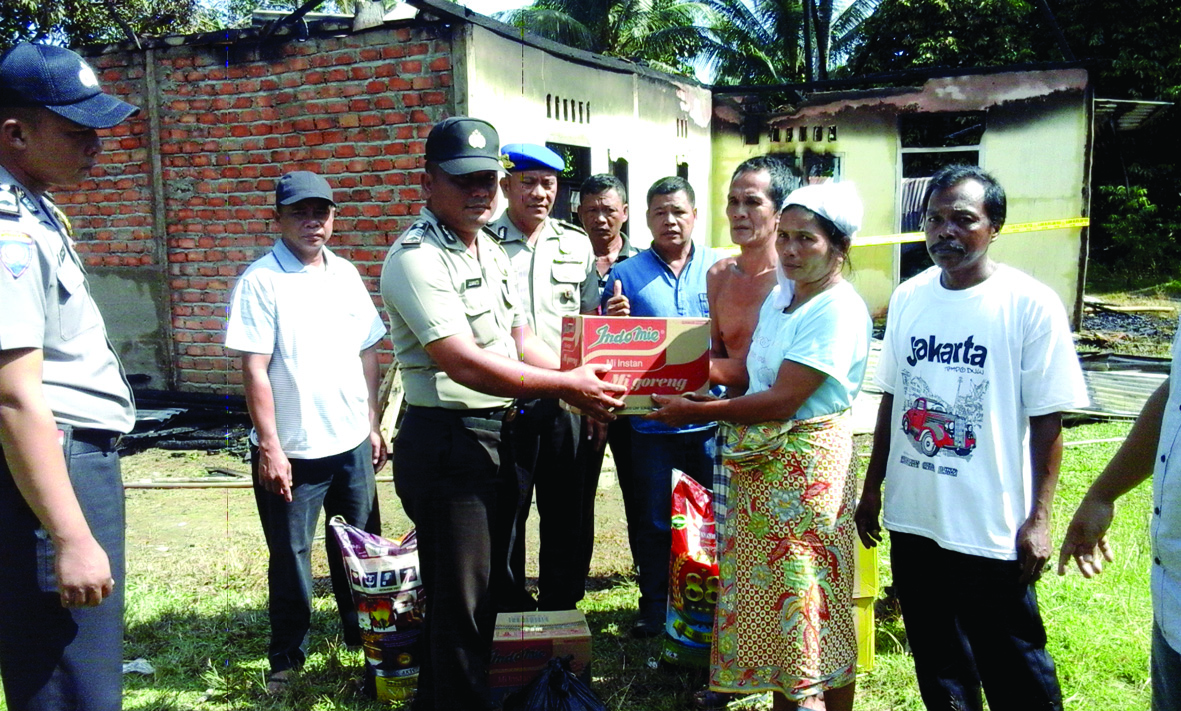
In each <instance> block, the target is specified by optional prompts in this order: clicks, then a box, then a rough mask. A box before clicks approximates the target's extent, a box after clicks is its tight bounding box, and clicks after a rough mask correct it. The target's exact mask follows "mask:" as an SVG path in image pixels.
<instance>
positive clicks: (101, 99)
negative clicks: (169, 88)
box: [0, 42, 139, 128]
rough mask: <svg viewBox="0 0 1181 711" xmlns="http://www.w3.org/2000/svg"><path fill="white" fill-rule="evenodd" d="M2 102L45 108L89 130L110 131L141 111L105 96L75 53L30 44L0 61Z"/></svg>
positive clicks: (21, 44)
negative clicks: (100, 129) (106, 129)
mask: <svg viewBox="0 0 1181 711" xmlns="http://www.w3.org/2000/svg"><path fill="white" fill-rule="evenodd" d="M0 104H3V105H5V106H43V107H45V108H46V109H49V110H50V111H52V112H54V113H55V114H57V115H59V116H62V117H64V118H67V119H69V120H70V121H73V122H74V123H76V124H78V125H80V126H86V127H88V128H110V127H111V126H114V125H115V124H117V123H121V122H122V121H123V120H124V119H126V118H127V117H128V116H131V115H132V114H134V113H136V112H137V111H139V109H138V108H136V107H135V106H132V105H131V104H129V103H127V102H126V101H122V100H120V99H116V98H115V97H113V96H111V95H110V94H104V93H103V90H102V87H100V86H99V85H98V77H97V76H95V74H94V70H93V69H91V68H90V65H89V64H87V63H86V62H85V61H84V60H83V59H82V57H79V56H78V55H77V54H75V53H74V52H71V51H70V50H68V49H66V48H65V47H54V46H52V45H47V44H29V43H28V42H21V43H20V44H18V45H16V46H15V47H13V48H12V49H10V50H8V51H7V52H5V53H4V56H2V57H0Z"/></svg>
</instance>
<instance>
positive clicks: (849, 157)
mask: <svg viewBox="0 0 1181 711" xmlns="http://www.w3.org/2000/svg"><path fill="white" fill-rule="evenodd" d="M816 125H821V126H824V127H826V131H825V139H824V140H822V141H821V142H819V143H817V142H814V141H812V140H810V139H811V137H812V132H811V130H809V132H808V135H809V140H808V141H805V142H803V143H801V142H799V141H798V140H793V141H791V142H786V141H779V142H772V141H771V140H770V138H769V132H768V131H763V133H762V135H761V136H760V139H759V144H758V145H746V144H745V142H744V140H743V138H742V136H741V135H740V133H739V132H738V127H737V126H733V125H731V124H723V123H720V122H718V123H717V124H716V132H715V134H714V143H713V150H714V161H713V163H714V171H713V184H714V188H713V193H712V200H713V210H712V212H711V214H712V215H713V221H712V223H711V225H710V235H711V239H712V240H713V242H712V243H713V244H714V245H716V246H728V245H729V244H730V238H729V227H728V225H727V222H726V212H725V208H726V192H727V190H728V189H729V185H730V175H731V174H732V173H733V171H734V169H735V168H736V167H737V166H738V164H739V163H741V162H742V161H744V160H746V159H747V158H750V157H753V156H756V155H761V154H764V153H794V154H796V156H797V165H803V158H804V152H805V151H807V150H811V151H814V152H817V153H835V154H837V155H839V156H840V157H841V180H843V181H852V182H854V183H855V184H856V185H857V190H858V192H859V193H860V195H861V199H862V202H863V203H864V204H865V219H864V221H863V224H862V227H861V231H860V232H859V234H862V235H875V234H889V233H892V232H894V231H895V227H896V222H897V220H896V218H895V216H894V210H895V204H896V202H897V197H896V191H897V185H896V183H897V180H896V174H897V161H898V150H897V140H898V139H897V129H896V121H895V119H894V117H893V115H892V114H890V113H887V112H882V111H871V110H865V109H859V110H847V111H841V112H839V113H837V114H835V115H833V116H829V117H825V118H823V119H806V120H800V121H798V122H795V123H792V122H787V123H784V124H783V126H784V128H783V129H782V130H781V131H780V137H781V138H782V137H784V136H785V135H786V127H791V128H792V129H796V130H795V131H794V132H793V137H795V138H797V139H798V135H799V131H798V128H799V126H808V127H811V126H816ZM831 125H835V126H836V127H837V140H836V141H829V140H827V126H831ZM893 260H894V248H893V247H865V248H860V249H856V250H854V251H853V254H852V262H853V271H852V273H851V274H850V276H849V279H850V281H851V282H852V283H853V285H854V286H855V287H856V288H857V291H858V292H859V293H860V294H861V296H862V298H864V299H865V301H866V303H867V304H868V305H869V308H870V311H872V312H874V313H875V314H876V313H884V310H885V308H886V306H887V304H888V303H889V301H890V293H891V292H892V291H893V288H894V261H893Z"/></svg>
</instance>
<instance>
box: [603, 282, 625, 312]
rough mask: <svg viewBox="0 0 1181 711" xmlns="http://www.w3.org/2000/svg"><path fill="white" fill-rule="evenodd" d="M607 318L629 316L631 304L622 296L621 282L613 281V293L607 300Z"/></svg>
mask: <svg viewBox="0 0 1181 711" xmlns="http://www.w3.org/2000/svg"><path fill="white" fill-rule="evenodd" d="M607 315H608V316H631V302H630V301H628V300H627V297H626V296H624V295H623V282H621V281H619V280H616V281H615V291H614V292H612V295H611V298H609V299H607Z"/></svg>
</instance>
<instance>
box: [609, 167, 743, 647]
mask: <svg viewBox="0 0 1181 711" xmlns="http://www.w3.org/2000/svg"><path fill="white" fill-rule="evenodd" d="M645 217H646V218H647V221H648V229H649V230H650V231H651V232H652V248H651V249H649V250H647V251H646V252H641V253H640V254H638V255H636V256H634V257H632V258H631V259H628V260H627V261H625V262H621V263H619V264H617V265H616V266H615V268H614V269H612V270H611V273H610V274H609V275H608V276H607V284H606V285H605V287H604V289H603V312H604V313H606V314H607V315H608V316H657V317H675V316H684V317H701V318H709V301H708V300H707V299H706V293H705V275H706V273H707V272H708V271H709V268H710V267H711V266H713V264H714V262H716V261H717V260H718V258H719V257H720V255H719V254H718V253H717V252H715V251H713V250H711V249H708V248H700V247H697V246H695V245H694V244H693V225H694V222H695V221H696V219H697V208H696V206H695V204H694V195H693V187H692V186H691V185H689V182H688V181H687V180H685V179H684V178H678V177H668V178H661V179H660V180H657V181H656V182H655V183H654V184H653V185H652V187H651V188H649V189H648V209H647V212H646V213H645ZM628 419H630V420H631V425H632V429H633V432H632V441H631V455H632V456H631V460H632V471H631V472H630V476H627V477H626V478H627V479H630V481H625V480H624V479H625V477H623V476H621V478H620V481H619V487H620V489H621V490H622V492H623V503H624V511H625V513H626V515H627V537H628V541H629V543H630V544H631V549H632V559H633V560H634V561H635V563H636V567H638V568H639V571H640V572H639V578H640V579H639V584H640V617H639V620H638V621H637V622H636V625H635V627H633V628H632V636H633V637H655V636H656V635H659V634H660V633H661V631H662V630H663V629H664V623H665V605H666V601H667V598H668V559H669V550H670V548H671V547H672V534H671V530H670V525H669V524H670V518H671V511H672V470H673V469H680V470H681V471H683V472H685V473H686V474H688V475H689V476H691V477H693V478H694V479H696V480H697V481H699V482H701V483H702V484H704V485H705V486H707V487H708V486H710V485H711V483H712V480H713V455H714V434H715V431H716V429H717V428H716V426H715V425H713V424H708V425H693V426H689V427H680V428H673V427H667V426H665V425H663V424H661V423H659V422H654V421H650V420H645V419H642V418H639V417H632V418H628ZM621 474H622V473H621Z"/></svg>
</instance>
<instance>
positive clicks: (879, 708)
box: [0, 423, 1152, 711]
mask: <svg viewBox="0 0 1181 711" xmlns="http://www.w3.org/2000/svg"><path fill="white" fill-rule="evenodd" d="M1129 427H1130V425H1129V424H1128V423H1105V424H1089V425H1082V426H1078V427H1072V428H1070V429H1068V430H1067V433H1066V437H1067V440H1068V441H1069V440H1092V439H1103V438H1108V437H1120V436H1123V435H1124V434H1126V432H1127V430H1128V429H1129ZM1117 446H1118V445H1117V444H1090V445H1085V446H1080V447H1069V448H1067V450H1066V454H1065V459H1064V462H1063V467H1062V481H1061V484H1060V486H1059V492H1058V497H1057V502H1056V509H1055V520H1056V535H1055V540H1056V541H1060V540H1061V531H1062V530H1063V529H1064V528H1065V525H1066V523H1067V521H1068V520H1069V517H1070V516H1071V515H1072V514H1073V512H1074V507H1075V506H1076V505H1077V503H1078V501H1079V500H1080V499H1081V498H1082V495H1083V492H1084V491H1085V490H1086V487H1087V486H1088V485H1089V484H1090V482H1091V480H1092V479H1093V478H1094V477H1095V476H1096V475H1097V474H1098V472H1099V471H1100V469H1101V468H1102V467H1103V465H1104V464H1106V462H1107V461H1108V459H1110V457H1111V456H1112V454H1113V453H1114V452H1115V450H1116V448H1117ZM861 459H862V462H864V461H865V460H866V457H864V456H863V457H862V458H861ZM183 496H186V497H189V498H188V500H187V501H188V502H189V503H188V506H189V507H190V508H192V509H194V510H195V509H196V507H197V506H198V503H199V502H198V500H197V498H196V497H197V494H196V493H192V494H190V493H185V494H183ZM212 496H213V497H217V496H226V495H224V494H213V495H212ZM226 500H227V501H229V500H230V499H229V498H228V497H226ZM149 501H150V500H149V499H148V498H147V497H146V496H133V497H130V498H129V507H128V514H129V521H131V522H132V529H133V530H135V523H134V522H135V521H136V520H137V517H141V516H144V515H151V516H159V515H165V514H162V513H161V512H160V511H159V510H157V509H156V508H152V507H151V506H149V505H148V502H149ZM235 501H237V499H235ZM228 505H229V504H227V506H228ZM234 506H236V507H238V506H241V507H244V509H243V510H245V511H247V512H248V511H249V502H248V501H241V502H238V503H235V504H234ZM1150 510H1151V487H1150V486H1149V485H1147V484H1146V485H1144V486H1141V487H1140V488H1139V489H1137V490H1136V491H1134V492H1132V493H1131V494H1129V495H1128V496H1126V497H1125V498H1124V499H1123V500H1122V501H1121V502H1120V504H1119V507H1118V510H1117V515H1116V521H1115V525H1114V527H1113V529H1112V531H1111V536H1110V538H1111V540H1112V543H1113V546H1114V547H1115V553H1116V562H1115V563H1114V564H1112V565H1110V566H1109V567H1108V568H1107V569H1106V570H1105V572H1104V573H1103V574H1102V575H1101V576H1100V577H1099V578H1098V579H1095V580H1089V581H1088V580H1084V579H1083V578H1082V576H1080V575H1079V574H1078V573H1077V571H1073V570H1072V571H1071V572H1070V574H1069V575H1067V576H1066V577H1065V578H1060V577H1058V576H1057V575H1055V574H1050V575H1047V576H1046V578H1045V579H1044V580H1043V582H1042V583H1041V584H1040V585H1039V596H1040V598H1041V609H1042V614H1043V616H1044V618H1045V620H1046V624H1047V628H1048V631H1049V640H1050V642H1049V643H1050V649H1051V652H1052V653H1053V655H1054V657H1055V659H1056V661H1057V664H1058V670H1059V675H1060V678H1061V682H1062V687H1063V692H1064V696H1065V698H1066V708H1067V709H1068V710H1070V711H1091V710H1093V709H1114V708H1118V709H1122V710H1138V709H1148V707H1149V695H1150V694H1149V690H1148V686H1147V670H1148V649H1149V639H1150V632H1151V624H1152V622H1151V618H1152V611H1151V603H1150V599H1149V583H1148V575H1149V566H1150V561H1149V558H1150V554H1149V544H1148V521H1149V513H1150ZM220 515H221V517H222V521H223V522H224V524H222V525H224V527H225V530H224V532H222V531H221V530H215V531H213V532H212V533H211V532H208V531H206V532H204V535H201V536H194V537H193V538H192V539H188V540H190V542H188V543H178V542H176V541H173V542H171V543H170V545H169V546H157V545H156V543H158V542H159V541H158V540H156V539H152V540H150V541H149V540H143V541H141V540H140V539H141V537H140V536H133V535H132V534H130V533H129V551H131V553H130V567H131V578H130V581H129V589H128V601H129V604H128V610H127V636H126V639H127V642H126V649H125V652H124V656H125V658H126V659H134V658H137V657H143V658H145V659H147V660H148V661H150V662H151V664H152V665H153V666H154V667H155V669H156V671H155V674H153V675H150V676H140V675H136V674H131V675H128V676H127V679H126V694H125V705H124V706H125V708H126V709H129V710H134V709H143V710H152V711H155V710H170V711H204V710H207V709H208V710H214V709H216V710H218V711H227V710H239V709H241V710H245V709H276V710H289V709H290V710H294V709H300V710H312V711H320V710H328V709H349V710H355V711H370V710H376V709H388V708H390V707H388V706H385V705H382V704H378V703H375V702H371V701H368V700H367V699H365V698H364V697H363V696H362V695H361V694H360V693H359V692H358V691H357V689H356V685H355V680H356V678H357V676H358V674H359V670H360V669H361V665H362V663H363V659H362V656H361V653H360V652H349V651H347V650H345V649H344V647H343V646H342V644H341V642H340V637H339V633H338V632H337V631H336V627H337V622H336V615H335V610H334V603H333V599H332V595H331V591H330V590H329V588H328V586H327V584H326V581H323V580H320V581H318V582H317V585H316V612H315V615H314V618H313V629H312V635H311V639H310V645H309V657H308V661H307V665H306V666H305V668H304V671H303V673H302V674H301V676H300V677H299V678H298V679H297V681H295V682H294V683H293V684H292V687H291V690H290V693H289V695H288V696H287V697H285V698H281V699H273V698H269V697H267V696H266V695H265V694H264V693H263V685H264V674H265V672H266V661H265V657H266V641H267V635H268V631H267V619H266V588H265V570H266V562H265V556H264V555H261V554H260V551H261V550H262V548H261V536H260V535H258V534H257V532H256V530H255V529H257V524H256V523H254V522H253V521H251V520H249V519H248V518H247V520H246V521H244V522H242V523H241V524H238V523H236V522H233V523H232V520H233V521H236V519H237V518H238V516H237V515H235V516H233V517H231V516H230V515H229V514H228V511H227V510H223V511H222V512H221V514H220ZM139 520H142V519H139ZM177 525H184V524H183V523H182V524H177ZM190 528H191V527H190ZM180 530H188V529H180ZM141 543H142V545H141ZM161 548H167V551H164V552H161V551H160V550H159V549H161ZM880 550H881V573H882V581H883V585H887V584H889V581H890V570H889V564H888V560H889V555H888V553H889V543H888V540H887V542H886V543H885V544H884V545H883V546H882V547H881V549H880ZM616 562H617V561H616ZM318 565H319V568H318V569H319V570H323V561H322V559H321V560H319V561H318ZM617 567H618V566H617ZM596 576H597V577H594V578H593V580H592V588H593V590H592V592H590V593H588V595H587V598H586V600H585V601H584V602H583V605H582V607H583V609H584V611H585V612H586V613H587V620H588V622H589V624H590V628H591V631H592V633H593V635H594V662H593V667H592V673H593V680H594V688H595V691H596V692H597V693H598V694H599V695H600V696H601V697H602V698H603V700H604V701H605V702H606V706H607V708H608V709H613V710H619V711H666V710H672V709H683V708H687V707H688V702H689V698H690V695H691V693H692V692H693V690H695V689H697V688H699V687H700V686H701V685H702V684H703V683H704V680H705V673H704V671H703V670H682V669H675V668H669V667H666V666H664V665H660V664H657V663H656V659H657V658H658V657H659V649H660V646H659V643H658V642H657V641H648V640H633V639H631V638H630V637H629V636H628V635H627V630H628V629H629V628H630V625H631V622H632V620H633V617H634V610H635V604H636V598H637V590H636V587H635V581H634V580H633V579H632V578H630V576H625V575H620V574H618V573H615V572H612V571H601V572H596ZM876 641H877V660H876V666H875V668H874V669H873V670H872V671H869V672H866V673H862V674H861V675H859V677H858V681H857V683H858V698H857V704H856V707H857V709H859V710H862V711H918V710H920V709H922V704H921V702H920V701H919V697H918V690H917V687H916V685H915V682H914V675H913V667H912V665H911V660H910V658H909V656H908V655H907V654H906V647H905V644H906V634H905V631H904V629H903V626H902V623H901V621H900V620H898V619H896V618H891V619H885V620H880V621H879V624H878V626H877V632H876ZM3 708H4V705H3V703H2V702H0V709H3ZM731 708H735V709H769V708H770V700H769V698H768V697H753V698H751V699H748V700H746V701H744V702H743V703H741V704H733V705H732V706H731ZM996 711H1001V710H999V709H998V710H996Z"/></svg>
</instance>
